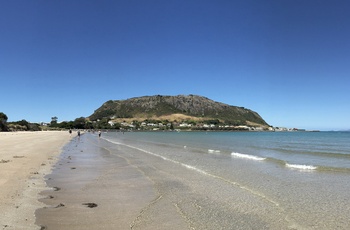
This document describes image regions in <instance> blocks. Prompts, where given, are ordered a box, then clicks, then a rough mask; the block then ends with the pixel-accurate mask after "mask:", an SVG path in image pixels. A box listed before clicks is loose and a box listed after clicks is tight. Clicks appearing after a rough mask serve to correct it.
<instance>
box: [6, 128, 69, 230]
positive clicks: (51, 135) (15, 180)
mask: <svg viewBox="0 0 350 230" xmlns="http://www.w3.org/2000/svg"><path fill="white" fill-rule="evenodd" d="M71 138H72V137H70V135H69V133H68V132H60V131H43V132H4V133H0V146H1V148H0V175H1V178H0V207H1V208H0V229H6V230H8V229H40V227H39V226H37V225H35V210H36V209H38V208H41V207H43V206H45V205H44V204H43V203H41V202H39V201H38V199H39V198H40V195H39V193H40V192H41V191H42V190H45V189H46V183H45V181H44V176H45V175H47V174H49V173H50V172H51V167H52V165H54V164H55V162H56V161H57V157H58V156H59V154H60V153H61V148H62V147H63V146H64V145H65V144H66V143H68V142H69V140H70V139H71Z"/></svg>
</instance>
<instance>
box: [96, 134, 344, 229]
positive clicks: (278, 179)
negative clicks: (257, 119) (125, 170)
mask: <svg viewBox="0 0 350 230" xmlns="http://www.w3.org/2000/svg"><path fill="white" fill-rule="evenodd" d="M91 138H93V139H94V138H97V136H96V137H94V136H93V135H91ZM99 145H100V146H102V147H104V148H106V149H108V151H109V152H110V153H111V154H112V155H113V154H115V156H119V157H122V158H123V159H125V160H126V161H127V162H129V164H130V165H133V167H135V168H138V170H140V171H142V174H143V175H144V176H145V177H146V178H148V179H149V180H151V181H152V183H153V184H154V189H155V190H156V191H157V194H161V195H160V196H161V197H167V196H170V197H171V199H170V198H169V199H170V200H169V204H173V205H175V206H176V207H178V208H179V209H180V213H181V216H185V219H187V220H189V223H190V225H191V226H192V227H191V229H349V228H350V220H349V216H350V192H349V191H350V132H125V133H124V134H123V133H121V132H108V133H103V134H102V138H101V140H100V141H99ZM160 175H162V176H160ZM159 205H160V204H159ZM153 206H154V207H156V206H157V203H155V204H152V207H153ZM170 206H171V205H170ZM193 207H195V208H194V210H192V209H193ZM196 208H198V209H196ZM158 209H159V210H161V209H162V207H161V205H160V206H159V207H158ZM191 210H192V211H191ZM150 215H152V214H150ZM155 218H156V217H155ZM175 229H176V228H175Z"/></svg>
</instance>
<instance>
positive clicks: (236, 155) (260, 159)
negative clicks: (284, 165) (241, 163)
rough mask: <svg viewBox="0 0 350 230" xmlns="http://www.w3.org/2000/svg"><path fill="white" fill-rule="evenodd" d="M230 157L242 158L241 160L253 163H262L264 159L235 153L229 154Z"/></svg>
mask: <svg viewBox="0 0 350 230" xmlns="http://www.w3.org/2000/svg"><path fill="white" fill-rule="evenodd" d="M231 156H233V157H238V158H243V159H248V160H255V161H263V160H265V159H266V158H264V157H258V156H253V155H249V154H243V153H235V152H233V153H231Z"/></svg>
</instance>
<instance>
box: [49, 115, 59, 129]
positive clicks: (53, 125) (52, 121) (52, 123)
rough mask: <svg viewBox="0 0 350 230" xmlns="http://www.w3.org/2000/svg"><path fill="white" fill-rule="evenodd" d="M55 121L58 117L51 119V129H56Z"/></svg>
mask: <svg viewBox="0 0 350 230" xmlns="http://www.w3.org/2000/svg"><path fill="white" fill-rule="evenodd" d="M57 120H58V117H56V116H55V117H51V125H50V126H52V127H56V126H57Z"/></svg>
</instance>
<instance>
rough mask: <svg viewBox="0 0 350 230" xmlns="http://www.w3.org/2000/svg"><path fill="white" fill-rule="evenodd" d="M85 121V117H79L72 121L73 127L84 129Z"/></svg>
mask: <svg viewBox="0 0 350 230" xmlns="http://www.w3.org/2000/svg"><path fill="white" fill-rule="evenodd" d="M85 123H86V119H85V117H79V118H76V119H75V120H74V121H73V127H74V128H76V129H85Z"/></svg>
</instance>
